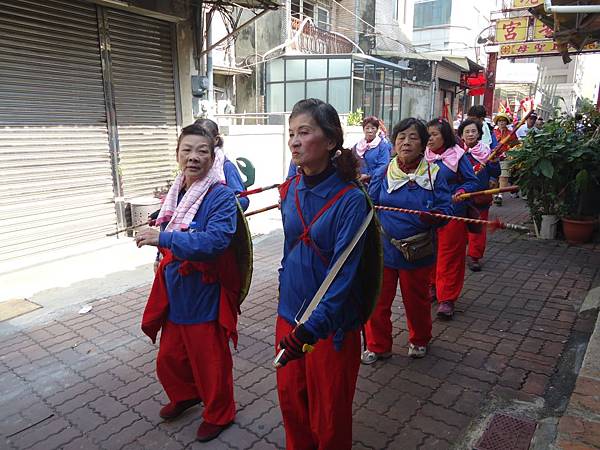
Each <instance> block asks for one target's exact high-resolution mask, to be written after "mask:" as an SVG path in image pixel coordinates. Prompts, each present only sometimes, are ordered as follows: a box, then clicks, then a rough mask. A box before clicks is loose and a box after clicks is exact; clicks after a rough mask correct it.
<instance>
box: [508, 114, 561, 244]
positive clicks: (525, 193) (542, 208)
mask: <svg viewBox="0 0 600 450" xmlns="http://www.w3.org/2000/svg"><path fill="white" fill-rule="evenodd" d="M557 127H558V124H554V123H552V122H551V123H549V124H547V127H545V128H544V131H543V132H539V133H536V134H535V135H530V136H528V137H527V138H526V139H525V140H524V142H523V145H522V146H521V147H517V148H514V149H512V150H511V151H510V161H511V165H512V168H513V172H514V173H515V174H516V181H517V184H518V185H519V190H520V191H521V194H522V197H523V198H524V199H526V202H527V205H528V206H529V210H530V213H531V218H532V220H533V223H534V225H535V229H536V234H537V235H538V237H541V238H543V239H554V237H555V235H556V223H557V222H558V219H557V213H558V206H559V205H560V202H559V201H558V200H559V199H558V193H559V191H560V189H561V188H562V185H561V179H560V176H559V173H558V171H557V169H558V168H559V166H560V165H561V160H562V155H560V154H559V151H558V149H557V148H556V147H555V143H554V139H553V135H554V133H555V129H556V128H557Z"/></svg>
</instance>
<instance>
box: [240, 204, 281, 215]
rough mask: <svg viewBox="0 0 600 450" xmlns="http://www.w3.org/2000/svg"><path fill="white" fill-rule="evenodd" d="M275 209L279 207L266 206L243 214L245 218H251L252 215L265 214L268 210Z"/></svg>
mask: <svg viewBox="0 0 600 450" xmlns="http://www.w3.org/2000/svg"><path fill="white" fill-rule="evenodd" d="M275 208H279V205H270V206H266V207H264V208H260V209H256V210H254V211H250V212H248V213H246V214H244V215H245V216H246V217H250V216H253V215H254V214H258V213H261V212H265V211H269V210H270V209H275Z"/></svg>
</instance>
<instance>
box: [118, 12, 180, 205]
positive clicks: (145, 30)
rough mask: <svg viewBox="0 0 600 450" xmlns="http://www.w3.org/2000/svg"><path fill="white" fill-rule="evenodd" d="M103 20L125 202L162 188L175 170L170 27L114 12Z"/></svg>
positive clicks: (163, 23)
mask: <svg viewBox="0 0 600 450" xmlns="http://www.w3.org/2000/svg"><path fill="white" fill-rule="evenodd" d="M107 18H108V35H109V39H110V48H111V60H112V65H111V68H112V79H113V87H114V96H115V110H116V115H117V126H118V133H119V154H120V163H119V169H120V172H121V175H122V184H123V192H124V196H125V198H126V199H127V200H130V199H131V198H132V197H135V196H139V195H151V194H152V193H153V191H154V189H155V188H160V187H163V186H166V183H167V181H168V180H172V179H173V178H174V175H173V173H174V170H175V169H176V167H177V165H176V162H175V148H176V146H177V117H176V109H175V79H174V70H173V67H174V65H173V48H172V37H171V25H170V24H169V23H166V22H162V21H160V20H156V19H152V18H148V17H142V16H138V15H135V14H131V13H128V12H125V11H118V10H113V9H109V10H107Z"/></svg>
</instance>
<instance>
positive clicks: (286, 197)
mask: <svg viewBox="0 0 600 450" xmlns="http://www.w3.org/2000/svg"><path fill="white" fill-rule="evenodd" d="M289 130H290V131H289V133H290V135H289V141H288V146H289V148H290V151H291V154H292V162H293V163H294V164H295V165H296V166H298V167H299V168H300V169H299V172H298V174H296V175H294V176H293V177H292V178H290V179H289V180H287V182H286V183H284V184H283V185H282V186H281V187H280V195H281V215H282V219H283V230H284V237H285V240H284V249H283V259H282V260H281V268H280V269H279V305H278V309H277V314H278V317H277V325H276V338H275V341H276V343H277V350H280V349H285V352H284V353H283V356H282V357H281V359H280V365H281V366H280V367H279V368H278V370H277V390H278V394H279V402H280V406H281V412H282V416H283V424H284V427H285V433H286V447H287V448H288V449H316V448H319V449H336V450H345V449H348V450H349V449H350V448H351V446H352V400H353V397H354V390H355V386H356V379H357V377H358V369H359V366H360V331H359V330H360V328H361V317H360V306H361V302H362V301H364V300H363V298H362V296H361V295H360V290H359V288H360V287H359V286H357V283H356V279H357V271H358V265H359V260H360V256H361V253H362V248H363V246H364V236H363V237H362V238H361V239H360V240H359V241H358V244H357V245H356V247H355V248H354V250H353V251H352V252H351V253H350V255H349V257H348V259H347V260H346V261H345V263H344V264H343V266H342V268H341V270H340V271H339V273H338V274H337V276H336V277H335V279H334V280H333V282H332V283H331V285H330V286H329V288H328V289H327V291H326V293H325V294H324V295H323V297H322V299H321V300H320V303H319V304H318V306H317V307H316V309H315V310H314V311H313V312H312V313H311V314H310V317H309V318H308V320H307V321H306V322H304V323H300V324H298V325H297V320H298V319H299V318H300V317H301V316H302V314H303V313H304V311H305V309H306V308H307V306H308V304H309V303H310V301H311V300H312V298H313V296H314V295H315V293H316V292H317V290H318V289H319V287H320V286H321V284H322V283H323V281H324V279H325V277H326V276H327V274H328V272H329V271H330V270H331V267H332V266H333V264H334V263H335V262H336V260H337V259H338V258H339V257H340V254H341V253H342V252H343V251H344V249H345V248H346V247H347V246H348V244H349V243H350V241H352V239H353V237H354V236H355V235H356V234H357V231H358V230H359V228H360V226H361V224H362V223H363V221H364V219H365V218H366V217H367V215H368V212H369V205H368V201H367V197H366V195H365V193H364V192H363V191H361V190H360V189H359V188H358V186H357V185H356V183H355V180H356V179H357V177H358V167H357V166H358V161H357V160H356V158H355V156H354V154H353V153H352V151H351V150H350V149H344V148H343V130H342V126H341V124H340V119H339V116H338V114H337V112H336V110H335V109H334V108H333V107H332V106H331V105H329V104H327V103H324V102H323V101H321V100H317V99H307V100H302V101H300V102H298V103H297V104H296V105H295V106H294V108H293V110H292V114H291V116H290V119H289ZM305 344H306V345H313V346H314V351H312V352H311V353H305V350H306V349H307V347H306V346H305Z"/></svg>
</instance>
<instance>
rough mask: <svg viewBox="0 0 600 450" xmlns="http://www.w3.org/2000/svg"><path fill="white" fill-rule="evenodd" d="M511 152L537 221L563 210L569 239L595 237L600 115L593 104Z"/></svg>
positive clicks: (598, 208) (551, 124)
mask: <svg viewBox="0 0 600 450" xmlns="http://www.w3.org/2000/svg"><path fill="white" fill-rule="evenodd" d="M511 155H512V156H513V165H514V167H515V169H516V170H517V173H518V175H517V180H518V184H519V187H520V189H521V190H522V191H523V193H524V194H525V195H526V197H527V202H528V204H529V207H530V209H531V214H532V217H533V219H534V221H536V222H537V223H541V221H542V216H543V215H546V216H547V215H552V214H560V216H561V219H562V222H563V231H564V233H565V237H566V239H567V241H568V242H570V243H582V242H587V241H589V240H590V239H591V236H592V233H593V227H594V223H595V217H597V215H598V213H599V212H600V202H598V201H597V199H598V197H599V196H600V182H599V180H600V113H599V112H598V111H596V110H595V109H594V108H593V106H592V105H591V103H589V102H587V103H586V102H584V103H583V105H582V107H581V109H580V112H578V113H577V114H575V115H574V116H569V115H563V116H560V117H556V118H555V120H552V121H548V122H547V123H546V124H545V125H544V128H543V129H542V130H541V131H540V132H537V133H532V134H529V135H528V136H527V137H526V138H525V140H524V142H523V146H522V147H521V148H520V149H516V150H513V151H511ZM550 220H552V219H550ZM541 228H543V227H541ZM573 233H575V234H573Z"/></svg>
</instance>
